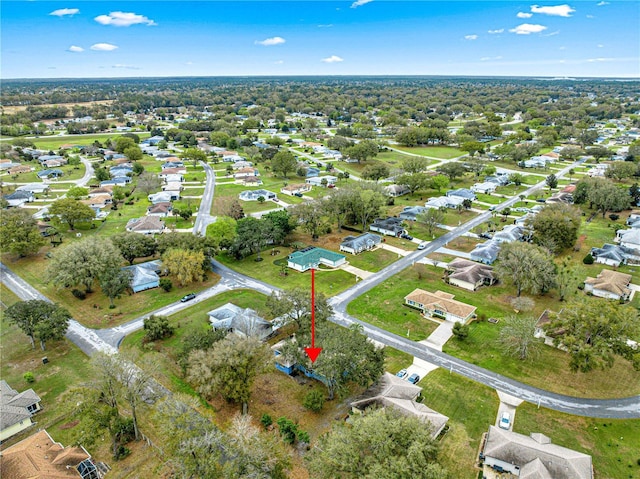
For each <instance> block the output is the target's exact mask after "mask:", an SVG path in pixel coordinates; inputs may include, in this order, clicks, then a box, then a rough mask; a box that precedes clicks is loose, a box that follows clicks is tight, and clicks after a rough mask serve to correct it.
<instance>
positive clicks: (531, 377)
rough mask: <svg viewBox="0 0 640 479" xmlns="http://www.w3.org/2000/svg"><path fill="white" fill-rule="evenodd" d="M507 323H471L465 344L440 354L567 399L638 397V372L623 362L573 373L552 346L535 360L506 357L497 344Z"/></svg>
mask: <svg viewBox="0 0 640 479" xmlns="http://www.w3.org/2000/svg"><path fill="white" fill-rule="evenodd" d="M506 322H507V319H505V318H502V319H501V320H500V322H499V323H498V324H492V323H489V322H487V321H476V322H473V323H471V328H470V332H469V337H468V338H467V339H466V340H465V341H459V340H457V339H452V340H450V341H449V342H448V343H447V344H446V345H445V346H444V348H443V351H445V352H446V353H448V354H452V355H454V356H456V357H459V358H461V359H464V360H466V361H469V362H471V363H473V364H477V365H478V366H481V367H483V368H486V369H489V370H491V371H496V372H499V373H500V374H503V375H505V376H508V377H511V378H514V379H518V380H520V381H523V382H526V383H527V384H531V385H533V386H536V387H539V388H542V389H546V390H549V391H553V392H557V393H561V394H567V395H570V396H576V397H591V398H616V397H626V396H632V395H636V394H640V381H638V372H637V371H635V370H634V369H633V367H632V366H631V364H630V363H629V362H628V361H625V360H622V359H618V360H616V362H615V364H614V367H613V368H612V369H611V370H608V371H600V370H596V371H592V372H590V373H572V372H571V371H570V370H569V355H568V354H567V353H565V352H563V351H560V350H559V349H556V348H554V347H551V346H544V345H543V346H541V352H540V355H539V357H538V358H537V359H531V360H525V361H522V360H519V359H517V358H513V357H511V356H508V355H506V354H505V353H504V348H503V347H502V345H501V344H500V341H499V333H500V330H501V329H502V327H503V325H504V324H505V323H506Z"/></svg>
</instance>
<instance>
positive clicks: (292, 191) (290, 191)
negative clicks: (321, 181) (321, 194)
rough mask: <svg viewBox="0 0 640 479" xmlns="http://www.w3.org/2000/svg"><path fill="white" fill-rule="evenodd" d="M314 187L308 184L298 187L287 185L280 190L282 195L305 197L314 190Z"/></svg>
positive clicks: (298, 185)
mask: <svg viewBox="0 0 640 479" xmlns="http://www.w3.org/2000/svg"><path fill="white" fill-rule="evenodd" d="M312 188H313V187H312V186H311V185H308V184H306V183H299V184H296V185H287V186H283V187H282V188H280V193H283V194H285V195H289V196H293V195H298V194H299V195H303V194H305V193H308V192H309V191H311V190H312Z"/></svg>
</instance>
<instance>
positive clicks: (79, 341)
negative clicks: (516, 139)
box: [0, 164, 640, 419]
mask: <svg viewBox="0 0 640 479" xmlns="http://www.w3.org/2000/svg"><path fill="white" fill-rule="evenodd" d="M575 166H576V164H573V165H571V166H569V167H567V168H565V169H564V170H562V171H561V172H559V173H558V174H557V176H562V175H564V174H566V173H567V172H568V170H569V169H570V168H572V167H575ZM209 179H210V178H209V173H208V175H207V180H209ZM543 186H544V182H541V183H538V184H536V185H534V186H532V187H531V188H529V189H527V190H526V191H525V192H524V194H530V193H531V192H533V191H534V190H536V189H539V188H541V187H543ZM208 189H209V181H207V190H208ZM211 197H212V196H211ZM209 201H210V200H209ZM516 201H518V198H517V197H514V198H512V199H510V200H508V201H505V202H504V203H502V204H501V205H500V206H498V207H497V208H496V211H498V210H500V209H502V208H506V207H509V206H511V205H512V204H514V203H515V202H516ZM203 203H204V200H203ZM209 207H210V206H209ZM490 216H491V213H490V212H486V213H483V214H481V215H480V216H478V217H476V218H474V219H472V220H471V221H469V222H467V223H465V224H464V225H462V226H460V227H458V228H456V229H455V230H453V231H450V232H449V233H447V234H445V235H444V236H441V237H440V238H438V239H436V240H434V241H432V242H430V243H429V245H428V247H427V248H426V249H424V250H422V251H414V252H412V253H410V254H409V255H407V256H405V257H404V258H401V259H399V260H398V261H396V262H395V263H393V264H392V265H390V266H388V267H387V268H385V269H383V270H382V271H380V272H379V273H377V274H375V275H373V276H371V277H369V278H367V279H365V280H362V281H360V282H358V283H357V284H355V285H354V286H352V287H351V288H349V289H348V290H346V291H343V292H342V293H340V294H338V295H336V296H334V297H332V298H330V304H331V305H332V306H333V308H334V310H335V315H334V316H333V317H332V318H331V321H333V322H334V323H336V324H339V325H341V326H350V325H352V324H359V325H361V326H362V328H363V331H364V333H365V334H366V335H367V336H368V337H369V338H371V339H373V340H376V341H379V342H381V343H383V344H385V345H388V346H391V347H393V348H396V349H398V350H401V351H404V352H406V353H408V354H411V355H412V356H415V357H417V358H420V359H423V360H425V361H428V362H430V363H432V364H435V365H437V366H440V367H442V368H445V369H449V370H450V371H451V372H455V373H457V374H460V375H462V376H465V377H467V378H469V379H472V380H474V381H478V382H480V383H482V384H485V385H487V386H489V387H492V388H495V389H497V390H499V391H502V392H505V393H507V394H510V395H512V396H515V397H518V398H521V399H523V400H525V401H527V402H530V403H533V404H537V405H538V406H544V407H546V408H549V409H554V410H557V411H562V412H565V413H568V414H574V415H579V416H588V417H599V418H620V419H632V418H640V396H633V397H629V398H622V399H583V398H575V397H570V396H564V395H561V394H555V393H551V392H548V391H544V390H542V389H538V388H535V387H532V386H529V385H527V384H523V383H521V382H519V381H516V380H514V379H510V378H507V377H505V376H502V375H500V374H498V373H494V372H491V371H488V370H486V369H483V368H480V367H478V366H474V365H472V364H470V363H467V362H466V361H463V360H461V359H458V358H455V357H453V356H450V355H448V354H445V353H443V352H441V351H438V350H437V349H433V348H430V347H428V346H426V345H424V344H420V343H416V342H414V341H410V340H408V339H405V338H403V337H401V336H397V335H395V334H392V333H390V332H388V331H385V330H383V329H380V328H377V327H375V326H372V325H370V324H368V323H365V322H363V321H360V320H358V319H356V318H354V317H352V316H350V315H349V314H347V313H346V308H347V305H348V304H349V302H351V301H352V300H353V299H355V298H356V297H358V296H360V295H362V294H364V293H365V292H367V291H369V290H370V289H372V288H373V287H375V286H376V285H378V284H380V283H381V282H383V281H385V280H386V279H388V278H389V277H390V276H393V275H395V274H397V273H399V272H400V271H402V270H403V269H405V268H407V267H409V266H410V265H411V264H413V263H414V262H415V261H417V260H418V259H420V258H422V257H424V256H426V255H427V254H429V253H431V252H433V251H435V250H436V249H438V248H440V247H441V246H444V245H446V243H447V242H448V241H450V240H452V239H454V238H456V237H457V236H459V235H461V234H463V233H465V232H467V231H469V230H471V229H472V228H474V227H475V226H477V225H478V224H481V223H482V222H484V221H486V220H487V219H489V217H490ZM196 226H197V225H196ZM205 227H206V226H205ZM194 232H196V233H197V232H199V231H198V230H195V228H194ZM212 268H213V270H214V272H216V273H217V274H219V275H220V276H221V277H222V279H221V281H220V282H219V283H218V284H216V285H215V286H213V287H212V288H209V289H208V290H206V291H203V292H202V293H200V294H199V295H198V296H197V297H196V299H195V300H194V301H195V302H200V301H204V300H205V299H207V298H210V297H212V296H215V295H216V294H218V293H220V292H223V291H228V290H233V289H240V288H247V289H253V290H256V291H260V292H262V293H264V294H271V293H272V292H273V291H278V288H275V287H273V286H271V285H269V284H267V283H264V282H262V281H258V280H255V279H253V278H249V277H246V276H244V275H242V274H240V273H237V272H235V271H233V270H231V269H229V268H227V267H226V266H223V265H222V264H220V263H218V262H217V261H212ZM0 273H2V281H3V282H4V283H5V284H6V285H7V286H8V287H9V288H10V289H11V290H12V291H14V292H15V293H16V294H17V295H18V296H19V297H20V298H21V299H23V300H29V299H44V300H46V301H49V299H48V298H46V297H45V296H44V295H42V294H41V293H39V292H38V291H37V290H36V289H35V288H33V287H32V286H30V285H29V284H28V283H26V282H25V281H24V280H22V279H21V278H19V277H18V276H17V275H16V274H15V273H13V272H12V271H11V270H10V269H9V268H7V267H6V266H5V265H4V264H2V263H0ZM192 304H193V302H187V303H180V302H178V303H174V304H171V305H168V306H166V307H164V308H161V309H159V310H157V311H154V312H153V313H148V314H165V315H166V314H173V313H175V312H177V311H180V310H182V309H185V308H187V307H189V306H191V305H192ZM148 314H145V315H144V316H142V317H139V318H136V319H134V320H132V321H130V322H128V323H125V324H123V325H120V326H116V327H114V328H109V329H102V330H93V329H89V328H86V327H84V326H82V325H81V324H80V323H78V322H77V321H75V320H74V321H72V322H71V324H70V327H69V331H68V332H67V337H68V338H69V339H70V340H71V341H72V342H74V343H75V344H76V345H77V346H78V347H80V349H82V351H84V352H85V353H86V354H89V355H90V354H92V353H93V352H95V351H98V350H107V351H116V350H117V347H118V345H119V343H120V341H122V339H123V338H124V337H125V336H126V335H127V334H129V333H131V332H133V331H136V330H138V329H140V328H142V322H143V319H144V317H146V316H148Z"/></svg>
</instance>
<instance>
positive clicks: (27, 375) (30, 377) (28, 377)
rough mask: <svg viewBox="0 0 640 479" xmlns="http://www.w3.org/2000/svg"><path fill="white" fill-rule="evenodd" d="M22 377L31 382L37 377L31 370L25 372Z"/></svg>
mask: <svg viewBox="0 0 640 479" xmlns="http://www.w3.org/2000/svg"><path fill="white" fill-rule="evenodd" d="M22 377H23V378H24V380H25V381H26V382H27V383H29V384H31V383H33V382H35V381H36V378H35V376H34V375H33V373H32V372H31V371H27V372H26V373H24V374H23V375H22Z"/></svg>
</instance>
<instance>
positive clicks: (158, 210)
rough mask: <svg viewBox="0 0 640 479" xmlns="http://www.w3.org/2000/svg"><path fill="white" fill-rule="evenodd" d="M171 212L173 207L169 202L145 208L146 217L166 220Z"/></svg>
mask: <svg viewBox="0 0 640 479" xmlns="http://www.w3.org/2000/svg"><path fill="white" fill-rule="evenodd" d="M172 211H173V205H172V204H171V202H169V201H161V202H160V203H156V204H154V205H151V206H149V207H148V208H147V216H158V217H160V218H166V217H167V216H169V214H170V213H171V212H172Z"/></svg>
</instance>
